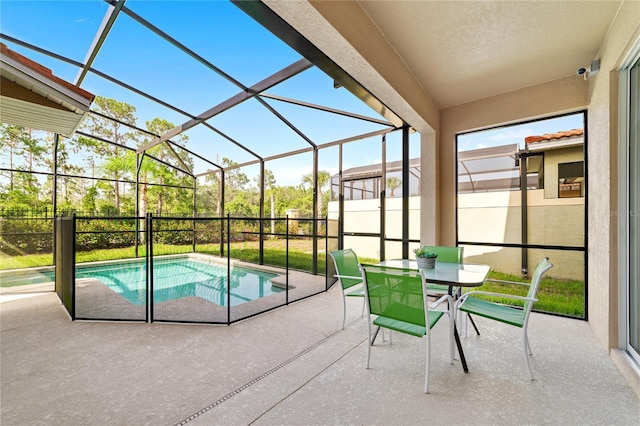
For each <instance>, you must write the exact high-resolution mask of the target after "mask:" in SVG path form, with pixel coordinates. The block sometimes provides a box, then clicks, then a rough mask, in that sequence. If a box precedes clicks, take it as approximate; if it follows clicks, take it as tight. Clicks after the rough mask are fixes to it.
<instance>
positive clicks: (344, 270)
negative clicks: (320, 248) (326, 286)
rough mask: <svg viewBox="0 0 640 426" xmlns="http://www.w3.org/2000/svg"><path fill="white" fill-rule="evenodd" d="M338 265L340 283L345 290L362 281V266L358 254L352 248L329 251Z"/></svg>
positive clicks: (335, 264)
mask: <svg viewBox="0 0 640 426" xmlns="http://www.w3.org/2000/svg"><path fill="white" fill-rule="evenodd" d="M329 254H330V255H331V258H332V259H333V264H334V266H335V267H336V273H337V276H338V280H339V281H340V285H342V288H343V289H344V290H346V289H348V288H349V287H353V286H354V285H357V284H360V283H361V282H362V277H361V275H360V267H359V264H358V256H356V253H355V252H354V251H353V250H351V249H344V250H335V251H332V252H329Z"/></svg>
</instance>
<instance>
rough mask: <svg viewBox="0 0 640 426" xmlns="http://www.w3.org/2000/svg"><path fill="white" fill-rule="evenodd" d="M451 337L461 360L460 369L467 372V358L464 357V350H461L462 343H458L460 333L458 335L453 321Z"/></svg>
mask: <svg viewBox="0 0 640 426" xmlns="http://www.w3.org/2000/svg"><path fill="white" fill-rule="evenodd" d="M453 337H454V338H455V339H456V346H457V347H458V354H460V361H462V369H463V370H464V372H465V373H468V372H469V367H467V360H466V359H465V357H464V351H463V350H462V343H460V335H458V327H456V324H455V322H454V323H453Z"/></svg>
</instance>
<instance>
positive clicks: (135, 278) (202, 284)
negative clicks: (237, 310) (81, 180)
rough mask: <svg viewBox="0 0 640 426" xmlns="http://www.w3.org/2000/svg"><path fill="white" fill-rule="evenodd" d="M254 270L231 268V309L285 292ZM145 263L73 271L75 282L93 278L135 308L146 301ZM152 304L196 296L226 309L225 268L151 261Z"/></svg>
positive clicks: (191, 261) (185, 260)
mask: <svg viewBox="0 0 640 426" xmlns="http://www.w3.org/2000/svg"><path fill="white" fill-rule="evenodd" d="M276 276H277V275H276V274H271V273H267V272H263V271H258V270H255V269H249V268H244V267H239V266H233V267H232V268H231V280H230V281H231V306H235V305H239V304H241V303H244V302H249V301H251V300H255V299H259V298H261V297H264V296H269V295H271V294H276V293H281V292H283V291H284V289H281V288H278V287H274V286H272V285H271V279H272V278H274V277H276ZM145 277H146V264H145V263H144V262H130V263H121V264H111V265H101V266H95V267H83V268H77V269H76V280H78V279H82V278H94V279H97V280H100V282H102V283H103V284H104V285H106V286H107V287H109V288H110V289H111V290H113V291H115V292H116V293H118V294H120V295H121V296H122V297H124V298H125V299H127V300H128V301H129V302H131V303H133V304H135V305H144V304H145V303H146V301H147V292H146V288H145V286H146V281H145ZM153 288H154V292H153V301H154V303H162V302H167V301H169V300H175V299H181V298H184V297H199V298H201V299H204V300H208V301H209V302H213V303H215V304H217V305H220V306H227V302H228V298H227V267H226V265H216V264H210V263H205V262H200V261H198V260H194V259H188V258H168V259H156V260H154V262H153Z"/></svg>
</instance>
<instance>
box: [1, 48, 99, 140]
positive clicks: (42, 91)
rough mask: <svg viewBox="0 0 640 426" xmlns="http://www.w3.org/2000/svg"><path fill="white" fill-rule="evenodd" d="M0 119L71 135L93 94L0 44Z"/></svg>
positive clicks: (4, 121) (5, 121)
mask: <svg viewBox="0 0 640 426" xmlns="http://www.w3.org/2000/svg"><path fill="white" fill-rule="evenodd" d="M1 53H2V54H1V55H0V75H1V78H2V82H3V83H2V90H0V101H1V102H0V118H1V120H0V121H2V122H3V123H7V124H12V125H18V126H23V127H28V128H32V129H38V130H45V131H50V132H54V133H60V134H62V135H64V136H71V135H72V134H73V132H74V131H75V130H76V128H77V127H78V125H79V123H80V121H81V120H82V118H83V116H84V114H86V112H87V111H88V110H89V107H90V105H91V102H92V101H93V99H94V95H93V94H91V93H89V92H87V91H85V90H83V89H81V88H79V87H75V86H74V85H72V84H71V83H69V82H67V81H64V80H62V79H60V78H58V77H56V76H55V75H53V73H52V72H51V70H50V69H48V68H45V67H43V66H42V65H39V64H37V63H36V62H34V61H32V60H30V59H28V58H26V57H24V56H22V55H20V54H18V53H16V52H14V51H12V50H11V49H9V48H8V47H7V46H6V45H5V44H1Z"/></svg>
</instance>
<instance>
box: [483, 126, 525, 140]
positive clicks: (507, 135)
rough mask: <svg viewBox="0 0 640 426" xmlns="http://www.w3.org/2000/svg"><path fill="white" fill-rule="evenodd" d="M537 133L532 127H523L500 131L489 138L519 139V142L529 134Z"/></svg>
mask: <svg viewBox="0 0 640 426" xmlns="http://www.w3.org/2000/svg"><path fill="white" fill-rule="evenodd" d="M533 135H535V130H533V129H531V128H530V127H526V128H523V129H505V130H503V131H498V132H497V133H496V134H494V135H492V136H489V137H488V138H487V139H489V140H490V141H506V140H514V139H517V141H518V142H522V141H523V140H524V138H526V137H527V136H533Z"/></svg>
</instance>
